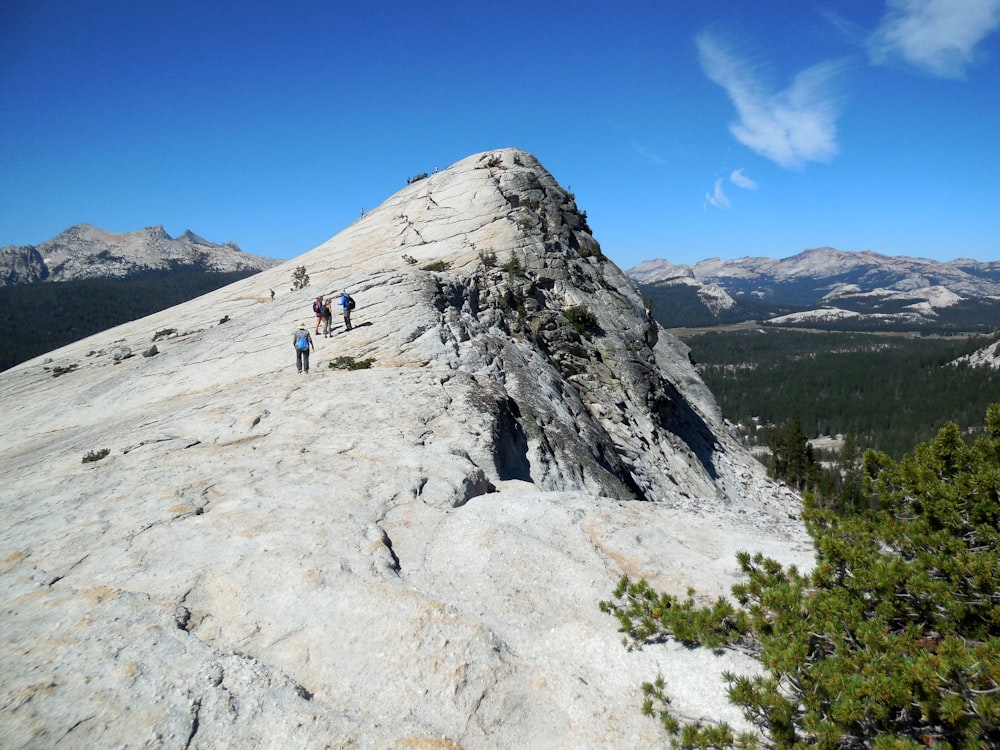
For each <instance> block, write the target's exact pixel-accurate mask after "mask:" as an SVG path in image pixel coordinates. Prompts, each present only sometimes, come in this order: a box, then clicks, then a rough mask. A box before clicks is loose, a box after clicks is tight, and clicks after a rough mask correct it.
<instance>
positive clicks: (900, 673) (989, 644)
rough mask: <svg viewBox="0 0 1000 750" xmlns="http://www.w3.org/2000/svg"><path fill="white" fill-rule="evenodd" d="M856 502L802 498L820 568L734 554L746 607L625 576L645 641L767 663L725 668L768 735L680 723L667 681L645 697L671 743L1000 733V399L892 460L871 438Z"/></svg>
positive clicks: (732, 687)
mask: <svg viewBox="0 0 1000 750" xmlns="http://www.w3.org/2000/svg"><path fill="white" fill-rule="evenodd" d="M863 478H864V489H863V493H862V495H863V497H862V499H863V504H864V505H865V506H866V507H870V508H871V510H867V511H864V512H860V513H855V514H850V515H846V516H843V515H838V514H836V513H834V512H831V511H829V510H824V509H820V508H818V507H816V506H815V504H808V503H807V507H806V510H805V512H804V514H803V516H804V518H805V521H806V526H807V528H808V530H809V533H810V535H811V536H812V538H813V542H814V544H815V548H816V564H815V568H814V569H813V570H812V571H811V572H809V573H801V572H799V571H798V570H797V569H796V568H795V567H789V568H785V567H784V566H782V565H781V564H780V563H778V562H776V561H774V560H771V559H768V558H765V557H763V556H761V555H756V556H754V557H751V556H750V555H749V554H747V553H740V555H739V556H738V560H739V564H740V567H741V569H742V571H743V572H744V574H745V575H746V581H745V582H744V583H741V584H739V585H737V586H735V587H734V588H733V595H734V597H735V598H736V601H737V603H738V605H739V606H737V607H734V606H733V605H731V604H729V603H728V602H726V600H725V599H720V600H719V601H718V602H716V603H715V604H714V605H713V606H712V607H709V608H697V607H694V605H693V602H692V600H691V597H690V596H689V598H688V601H687V602H680V601H679V600H677V599H675V598H673V597H670V596H669V595H666V594H660V593H657V592H655V591H653V590H652V589H651V588H650V587H649V586H648V585H647V584H646V583H645V581H639V582H638V583H634V582H632V581H630V580H629V579H628V578H627V577H625V578H623V579H622V580H621V581H620V583H619V586H618V588H617V589H616V591H615V592H614V601H609V602H602V603H601V608H602V609H603V610H604V611H606V612H609V613H611V614H614V615H615V616H616V617H617V618H618V620H619V622H620V624H621V626H622V629H623V630H624V631H625V633H626V637H627V638H628V639H631V642H632V643H633V644H635V645H638V646H642V645H644V644H649V643H654V642H656V641H660V640H662V639H664V638H665V637H672V638H676V639H679V640H683V641H686V642H695V641H696V642H698V643H702V644H704V645H707V646H710V647H713V648H717V647H719V646H720V645H726V644H729V645H730V646H732V645H733V644H738V643H739V644H744V645H749V646H750V648H751V650H752V651H754V652H756V653H758V654H759V656H758V658H759V659H760V662H761V665H762V667H763V669H764V671H763V674H761V675H759V676H756V677H742V676H734V675H727V677H726V679H727V681H728V685H729V690H728V693H729V699H730V701H731V702H733V703H734V704H735V705H738V706H740V707H741V708H742V709H743V712H744V715H745V716H746V717H747V719H748V720H749V721H750V722H751V723H752V724H753V725H754V726H755V727H756V728H757V729H758V730H759V732H760V736H753V735H743V736H739V737H737V736H736V735H735V733H734V732H733V731H732V730H731V729H730V728H729V727H728V726H726V725H718V726H708V727H706V726H683V725H682V724H681V723H680V722H679V721H678V720H677V718H676V717H675V716H673V714H672V713H671V712H670V708H669V696H668V695H667V686H666V685H665V684H664V682H663V681H662V679H658V680H656V681H654V682H651V683H647V684H646V685H645V686H644V688H643V691H644V694H645V695H646V699H645V703H644V705H643V710H644V711H645V712H646V713H647V714H650V715H656V716H659V718H660V720H661V721H662V722H663V725H664V727H665V728H666V729H667V731H668V732H669V733H670V734H671V736H672V737H673V740H674V744H675V746H680V747H729V746H754V745H758V744H760V741H761V737H763V738H764V740H766V742H768V743H770V744H772V745H773V746H774V747H775V748H779V749H783V748H792V747H817V748H829V749H830V750H848V749H853V748H868V747H870V748H877V749H888V748H917V747H927V746H931V747H940V748H946V747H952V748H970V749H971V748H988V747H998V746H1000V587H998V582H1000V404H993V405H992V406H990V407H989V409H988V411H987V415H986V431H985V434H984V435H983V437H981V438H979V439H978V440H977V441H976V442H975V443H974V444H972V445H967V444H966V443H965V442H964V441H963V440H962V437H961V434H960V433H959V430H958V428H957V427H956V426H955V425H954V424H948V425H946V426H945V427H944V428H943V429H942V430H941V431H940V432H939V433H938V435H937V437H935V438H934V439H933V440H931V441H930V442H928V443H926V444H923V445H920V446H918V447H917V448H916V449H915V450H914V451H913V453H912V454H910V455H907V456H905V457H904V458H903V459H902V460H901V461H899V462H898V463H897V462H896V461H894V460H892V459H891V458H890V457H889V456H888V455H886V454H884V453H878V452H875V451H869V452H868V453H866V454H865V460H864V477H863Z"/></svg>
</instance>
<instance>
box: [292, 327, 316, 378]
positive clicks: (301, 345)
mask: <svg viewBox="0 0 1000 750" xmlns="http://www.w3.org/2000/svg"><path fill="white" fill-rule="evenodd" d="M292 345H293V346H294V347H295V369H296V370H298V371H299V373H300V374H301V373H302V371H303V370H304V371H305V373H306V374H307V375H308V374H309V352H310V351H311V350H313V349H315V348H316V347H315V346H314V345H313V340H312V336H310V335H309V329H308V328H306V324H305V322H302V323H299V328H298V330H297V331H295V333H294V334H293V335H292Z"/></svg>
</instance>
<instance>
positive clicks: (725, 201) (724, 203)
mask: <svg viewBox="0 0 1000 750" xmlns="http://www.w3.org/2000/svg"><path fill="white" fill-rule="evenodd" d="M705 200H706V201H707V202H708V203H710V204H711V205H713V206H715V207H716V208H729V206H730V203H729V196H727V195H726V194H725V193H724V192H723V191H722V178H721V177H720V178H719V179H717V180H716V181H715V189H714V190H713V191H712V192H711V193H705Z"/></svg>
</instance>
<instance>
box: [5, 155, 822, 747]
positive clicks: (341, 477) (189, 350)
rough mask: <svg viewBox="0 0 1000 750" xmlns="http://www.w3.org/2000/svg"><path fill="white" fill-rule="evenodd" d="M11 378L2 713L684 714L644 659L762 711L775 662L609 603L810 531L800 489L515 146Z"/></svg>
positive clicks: (127, 717)
mask: <svg viewBox="0 0 1000 750" xmlns="http://www.w3.org/2000/svg"><path fill="white" fill-rule="evenodd" d="M299 266H305V267H306V269H307V271H308V275H309V278H310V280H311V283H310V285H309V286H307V287H305V288H304V289H300V290H295V291H285V290H286V289H287V288H288V283H289V281H290V279H291V275H292V271H293V270H294V269H295V268H296V267H299ZM269 288H275V289H280V290H282V293H281V294H280V295H279V296H278V298H277V299H276V300H275V301H274V302H271V301H270V299H269V296H268V295H267V294H266V291H267V290H268V289H269ZM344 290H346V291H349V292H350V293H351V294H352V295H353V296H355V298H356V299H357V300H358V303H359V307H358V309H357V310H356V311H355V315H354V324H355V328H354V329H353V330H352V331H349V332H348V331H344V330H343V327H342V326H340V325H339V324H338V325H337V327H336V330H335V335H334V336H333V337H332V338H329V339H325V338H322V337H319V338H317V340H316V347H317V349H316V352H315V353H314V354H313V357H312V359H313V361H312V371H311V373H310V374H308V375H298V374H296V372H295V369H294V364H293V362H294V353H293V350H292V347H291V343H292V331H293V329H294V328H295V326H296V323H297V322H298V321H299V320H305V321H306V322H307V324H309V325H310V327H312V324H313V320H312V319H311V313H310V312H309V304H310V301H311V299H312V297H313V296H314V295H316V294H319V293H322V294H324V295H326V296H332V295H334V294H336V293H339V292H340V291H344ZM140 353H141V354H143V355H144V356H139V354H140ZM351 363H354V364H355V365H358V364H361V363H368V364H370V367H367V368H363V369H356V370H348V369H340V366H342V365H350V364H351ZM0 404H2V407H3V413H4V414H5V420H4V423H3V426H2V428H0V436H2V441H0V482H2V486H3V487H5V488H6V489H5V490H4V492H3V494H2V495H0V501H2V504H3V505H2V507H3V512H4V517H5V519H6V524H5V527H4V529H3V531H2V532H0V560H2V565H0V582H2V585H3V588H4V591H5V593H6V595H5V602H6V606H5V608H4V614H3V620H2V628H0V674H2V676H0V714H2V718H3V721H2V722H0V740H2V743H3V744H4V745H5V746H18V747H34V746H39V747H40V746H53V745H58V744H60V743H62V744H68V745H76V746H82V745H90V746H109V745H114V746H124V745H129V746H156V747H160V746H164V747H192V748H193V747H287V746H297V747H307V746H315V747H324V746H326V747H343V748H348V747H350V748H369V747H371V748H386V747H400V748H402V747H417V746H419V747H441V748H449V747H450V748H455V747H462V748H467V749H471V748H487V747H489V748H525V747H532V748H536V747H537V748H550V747H551V748H556V747H581V746H583V747H653V746H658V745H659V744H660V743H661V742H662V739H663V738H662V736H661V735H660V730H659V729H658V726H657V724H656V722H655V721H651V720H649V719H647V718H644V717H642V716H640V715H639V712H638V706H639V704H640V702H641V699H640V696H639V692H638V686H639V683H640V682H641V681H642V680H645V679H650V678H652V677H654V676H655V675H656V674H657V673H662V674H663V675H664V676H665V677H666V678H667V680H668V684H669V685H670V688H671V692H672V694H673V695H674V696H675V703H674V707H675V709H676V710H677V712H678V713H680V714H681V715H683V716H687V717H689V718H691V719H700V718H708V719H726V720H728V721H730V722H734V723H737V724H738V723H740V721H741V717H740V716H739V715H738V714H737V713H736V712H735V711H734V710H733V709H732V708H731V707H729V706H727V705H726V704H725V701H724V694H723V689H722V684H721V681H720V680H719V676H720V674H721V672H722V671H724V670H727V669H728V670H734V671H747V670H752V669H753V668H754V664H753V662H752V660H750V659H749V657H747V656H745V655H742V654H740V653H738V652H727V653H726V654H723V655H721V656H716V655H712V654H708V653H703V652H700V651H692V650H689V649H686V648H683V647H680V646H670V645H668V646H666V647H664V648H662V649H660V648H657V649H651V650H645V651H641V652H629V651H626V650H625V649H623V648H622V647H621V644H620V637H619V634H618V633H616V623H615V622H614V621H613V620H611V619H610V618H608V617H607V616H606V615H603V614H601V613H600V612H599V611H598V609H597V603H598V601H599V600H600V599H602V598H607V597H608V595H609V593H610V590H611V588H612V587H613V585H614V582H615V581H616V580H617V578H618V577H619V576H620V575H621V574H622V573H623V572H627V573H629V574H631V575H633V576H645V577H647V578H648V579H649V580H650V581H651V582H653V583H654V584H655V585H658V586H660V587H663V588H665V589H668V590H671V591H673V592H675V593H679V594H683V593H684V592H685V590H686V589H687V588H688V587H689V586H693V587H694V588H696V589H697V590H698V591H699V592H701V593H702V594H703V595H707V596H712V595H717V594H722V593H726V592H727V591H728V588H729V586H730V585H731V583H732V582H733V580H734V575H735V569H736V564H735V559H734V555H735V552H736V551H737V550H738V549H750V550H760V551H763V552H765V553H766V554H769V555H772V556H775V557H778V558H779V559H782V560H784V561H786V562H797V563H799V564H800V565H808V562H809V560H810V558H811V550H810V547H809V544H808V538H807V537H806V535H805V534H804V532H803V530H802V528H801V526H800V524H799V523H798V522H797V521H795V520H794V518H795V515H796V513H797V503H798V499H797V498H796V497H795V496H794V495H793V494H791V493H789V492H787V491H785V490H782V489H780V488H778V487H776V486H775V485H773V484H772V483H770V482H769V481H768V480H767V479H766V477H765V476H764V473H763V470H762V468H761V467H760V466H759V465H758V464H757V463H756V462H755V461H754V460H753V459H752V457H751V456H750V455H749V453H748V452H747V451H746V449H745V448H744V447H743V446H742V445H741V444H740V443H739V441H738V440H737V439H736V438H735V436H734V435H733V433H732V432H731V430H730V429H729V427H728V426H727V425H726V424H725V422H724V421H723V420H722V418H721V415H720V413H719V411H718V409H717V407H716V405H715V403H714V400H713V398H712V396H711V394H710V393H709V392H708V391H707V389H706V388H705V386H704V384H703V383H702V382H701V380H700V379H699V377H698V375H697V374H696V373H695V371H694V369H693V368H692V366H691V365H690V362H689V360H688V352H687V349H686V347H684V345H683V344H681V343H680V342H679V341H678V340H676V339H675V338H673V337H672V336H669V335H668V334H666V333H664V332H663V331H662V329H660V328H659V327H658V326H657V325H656V323H655V322H654V321H653V320H652V319H651V317H650V316H649V314H648V312H647V311H646V309H645V307H644V304H643V300H642V298H641V296H640V295H639V293H638V291H637V290H636V288H635V287H634V285H633V284H632V283H631V282H630V281H629V280H628V278H627V277H626V276H625V275H624V274H623V273H622V272H621V271H620V270H618V269H617V268H616V267H615V266H614V265H613V264H612V263H610V262H609V261H608V260H607V259H606V258H605V257H604V256H603V254H602V252H601V249H600V246H599V245H598V244H597V242H596V241H595V240H594V238H593V236H592V234H591V231H590V229H589V227H588V226H587V224H586V219H585V217H584V215H583V214H581V213H580V212H579V211H578V210H577V208H576V205H575V203H574V202H573V199H572V198H571V197H570V196H569V195H568V194H567V193H566V192H565V191H564V190H562V188H561V187H559V185H558V183H556V181H555V180H554V179H553V178H552V176H551V175H549V174H548V173H547V172H546V171H545V170H544V168H543V167H542V166H541V165H540V164H539V163H538V162H537V160H535V159H534V157H532V156H531V155H529V154H526V153H524V152H521V151H517V150H514V149H504V150H498V151H491V152H486V153H483V154H477V155H474V156H471V157H468V158H467V159H464V160H462V161H460V162H458V163H456V164H455V165H453V166H452V167H450V168H449V169H447V170H444V171H442V172H440V173H438V174H435V175H433V176H430V177H428V178H426V179H423V180H420V181H417V182H415V183H413V184H411V185H409V186H407V187H406V188H405V189H403V190H401V191H400V192H399V193H397V194H396V195H394V196H392V197H391V198H389V199H388V200H387V201H386V202H385V203H383V204H382V205H381V206H379V207H378V208H376V209H375V210H373V211H371V212H370V213H369V214H368V215H366V216H365V217H363V218H361V219H359V220H358V221H356V222H355V223H354V224H352V225H351V226H350V227H348V228H347V229H345V230H344V231H343V232H341V233H340V234H338V235H337V236H335V237H334V238H332V239H331V240H329V241H328V242H326V243H324V244H323V245H321V246H319V247H317V248H316V249H314V250H312V251H309V252H307V253H305V254H304V255H302V256H300V257H298V258H296V259H294V260H292V261H289V262H288V263H285V264H282V265H280V266H277V267H275V268H271V269H268V270H265V271H263V272H262V273H261V274H259V275H257V276H254V277H250V278H248V279H245V280H242V281H239V282H237V283H235V284H232V285H230V286H228V287H225V288H223V289H220V290H217V291H215V292H212V293H210V294H207V295H205V296H203V297H200V298H198V299H196V300H192V301H190V302H187V303H185V304H183V305H179V306H177V307H175V308H171V309H169V310H165V311H162V312H160V313H157V314H155V315H152V316H149V317H147V318H143V319H141V320H138V321H134V322H131V323H127V324H124V325H121V326H118V327H116V328H114V329H111V330H109V331H106V332H103V333H101V334H97V335H95V336H91V337H90V338H88V339H84V340H82V341H80V342H77V343H74V344H71V345H69V346H66V347H63V348H62V349H59V350H57V351H55V352H53V353H51V354H50V355H48V357H46V358H44V359H42V358H38V359H35V360H31V361H29V362H26V363H24V364H22V365H19V366H17V367H15V368H13V369H11V370H8V371H6V372H4V373H0ZM104 449H107V453H106V455H104V457H101V455H102V454H103V452H104ZM93 459H97V460H93Z"/></svg>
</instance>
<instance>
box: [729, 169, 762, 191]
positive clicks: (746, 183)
mask: <svg viewBox="0 0 1000 750" xmlns="http://www.w3.org/2000/svg"><path fill="white" fill-rule="evenodd" d="M729 179H730V181H731V182H732V183H733V184H734V185H735V186H736V187H741V188H743V189H744V190H756V189H757V183H756V182H754V181H753V180H751V179H750V178H749V177H747V176H746V175H744V174H743V168H742V167H741V168H740V169H737V170H734V171H733V173H732V174H731V175H729Z"/></svg>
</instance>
